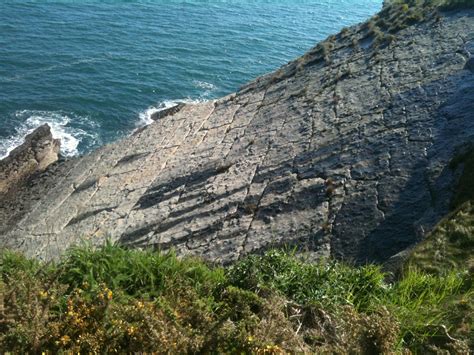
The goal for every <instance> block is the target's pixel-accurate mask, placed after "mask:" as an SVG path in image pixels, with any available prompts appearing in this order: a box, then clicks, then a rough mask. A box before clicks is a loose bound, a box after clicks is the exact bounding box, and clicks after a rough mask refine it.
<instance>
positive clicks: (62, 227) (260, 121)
mask: <svg viewBox="0 0 474 355" xmlns="http://www.w3.org/2000/svg"><path fill="white" fill-rule="evenodd" d="M473 16H474V12H473V11H463V12H457V13H449V14H445V15H444V16H443V18H442V19H441V21H438V22H435V21H434V20H433V21H428V22H425V23H421V24H417V25H414V26H412V27H409V28H407V29H405V30H402V31H400V32H399V33H397V35H396V36H397V40H396V41H394V42H392V43H391V44H389V45H384V46H382V47H376V48H374V46H373V45H371V43H372V41H371V38H370V36H369V37H368V36H367V33H366V31H367V29H366V28H365V27H364V26H354V27H352V28H350V30H349V31H348V32H346V33H344V34H339V35H337V36H336V38H335V39H333V40H332V47H333V49H332V50H331V53H329V55H327V53H326V56H325V57H326V58H324V57H323V56H321V54H320V52H319V50H318V48H317V47H315V48H314V49H312V50H310V51H309V52H308V53H307V54H306V55H305V56H303V57H302V58H299V59H297V60H295V61H293V62H290V63H288V64H287V65H285V66H283V67H282V68H281V69H279V70H278V71H276V72H275V73H270V74H267V75H264V76H262V77H260V78H258V79H256V80H255V81H253V82H251V83H249V84H248V85H246V86H245V87H243V88H241V90H240V91H238V92H237V93H235V94H232V95H229V96H227V97H224V98H221V99H219V100H215V101H210V102H206V103H202V104H196V105H184V106H183V107H180V109H179V110H171V111H169V112H167V115H163V117H161V118H158V119H157V120H156V122H154V123H153V124H151V125H150V126H148V127H146V128H145V129H143V130H140V131H138V132H136V133H135V134H133V135H131V136H130V137H128V138H125V139H123V140H121V141H118V142H116V143H115V144H110V145H107V146H104V147H102V148H100V149H98V150H97V151H95V152H93V153H92V154H90V155H87V156H84V157H81V158H76V159H72V160H68V161H66V162H61V163H56V164H53V165H51V166H50V167H49V168H48V169H47V171H46V172H45V173H43V174H40V175H39V176H36V177H35V178H34V179H32V180H30V181H28V182H27V183H25V184H24V185H22V186H19V187H18V188H17V191H16V193H15V195H14V196H12V195H8V194H4V195H3V196H0V218H1V223H0V226H1V227H0V243H1V245H2V246H4V247H9V248H14V249H19V250H22V251H24V252H26V253H27V254H29V255H32V256H37V257H40V258H44V259H50V258H55V257H58V256H59V255H60V254H61V253H63V252H64V250H65V249H66V248H68V247H69V246H71V245H73V244H75V243H78V242H80V241H82V240H87V241H89V242H91V243H93V244H101V243H103V242H104V240H106V238H110V239H112V240H113V241H117V242H120V243H123V244H125V245H128V246H131V247H136V248H145V247H154V248H158V249H169V248H174V249H176V251H177V252H178V253H180V254H182V255H185V254H195V255H200V256H203V257H205V258H208V259H211V260H214V261H218V262H222V263H228V262H232V261H233V260H236V259H238V258H239V257H241V256H243V255H245V254H248V253H254V252H259V251H261V250H265V249H267V248H271V247H278V246H281V245H287V244H289V245H294V246H297V247H298V248H299V249H300V250H302V251H306V252H308V253H309V254H310V255H312V256H314V257H319V256H329V255H331V256H334V257H337V258H344V259H349V260H355V261H357V262H364V261H366V260H371V261H383V260H386V259H388V258H389V257H391V256H392V255H395V254H397V253H399V252H401V251H403V250H404V249H406V248H407V247H409V246H410V245H412V244H413V243H415V242H416V241H418V240H419V239H420V238H421V237H422V236H423V235H424V234H425V233H426V231H428V230H429V229H430V228H431V227H432V226H433V225H434V223H436V222H437V221H438V220H439V219H440V217H441V216H442V215H443V214H444V213H446V211H447V209H448V204H449V199H450V196H451V189H452V186H453V184H454V182H455V179H456V176H457V174H458V173H459V172H456V171H451V170H450V169H449V167H448V165H449V161H450V160H451V159H452V157H453V154H454V152H455V150H456V149H457V147H458V146H461V145H463V144H465V143H467V142H469V141H472V140H473V135H474V110H473V102H474V89H473V88H474V74H473V72H472V67H471V64H470V63H471V62H470V61H471V55H470V53H472V52H469V51H468V50H467V48H472V44H473V43H474V20H473ZM357 42H359V44H361V45H357V46H354V43H357ZM362 44H363V45H362Z"/></svg>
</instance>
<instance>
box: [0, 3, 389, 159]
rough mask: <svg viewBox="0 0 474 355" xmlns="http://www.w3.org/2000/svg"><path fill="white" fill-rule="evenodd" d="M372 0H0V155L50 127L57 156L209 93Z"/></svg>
mask: <svg viewBox="0 0 474 355" xmlns="http://www.w3.org/2000/svg"><path fill="white" fill-rule="evenodd" d="M381 6H382V0H319V1H257V0H253V1H250V0H247V1H179V2H178V1H147V2H144V1H143V2H119V1H106V2H100V3H99V2H97V1H95V2H94V1H87V2H86V1H59V2H58V1H56V2H49V1H48V2H46V1H44V2H40V1H38V2H24V1H7V2H5V1H2V2H0V158H1V157H4V156H5V155H7V154H8V152H9V151H11V149H13V148H14V147H15V146H17V145H18V144H21V143H22V141H23V137H24V136H25V135H26V134H27V133H28V132H31V131H32V130H33V129H34V128H36V127H37V126H38V125H40V124H43V123H49V124H50V126H51V127H52V130H53V135H54V136H55V137H56V138H60V139H61V140H62V153H63V154H64V155H66V156H72V155H77V154H83V153H85V152H87V151H89V150H91V149H92V148H94V147H97V146H99V145H102V144H104V143H107V142H110V141H113V140H114V139H117V138H118V137H121V136H124V135H126V134H129V133H130V132H132V131H133V130H134V129H136V128H137V127H139V126H141V125H144V124H147V123H149V121H150V119H149V116H150V114H151V113H152V112H153V111H156V110H158V109H161V108H163V107H167V106H170V105H172V104H173V103H174V102H176V101H179V100H189V101H197V100H208V99H212V98H216V97H220V96H223V95H226V94H228V93H231V92H234V91H236V90H237V89H238V88H239V87H240V86H241V85H243V84H245V83H246V82H247V81H249V80H252V79H254V78H255V77H257V76H259V75H261V74H264V73H266V72H269V71H273V70H275V69H277V68H278V67H280V66H281V65H283V64H285V63H287V62H288V61H289V60H291V59H293V58H295V57H297V56H299V55H301V54H303V53H304V52H305V51H307V50H308V49H309V48H311V47H312V46H314V45H315V44H316V43H317V42H318V41H320V40H322V39H324V38H326V37H327V36H328V35H330V34H332V33H335V32H337V31H339V30H340V29H341V28H343V27H345V26H349V25H352V24H356V23H359V22H361V21H363V20H365V19H367V18H368V17H370V16H371V15H373V14H374V13H375V12H377V11H378V10H379V9H380V8H381Z"/></svg>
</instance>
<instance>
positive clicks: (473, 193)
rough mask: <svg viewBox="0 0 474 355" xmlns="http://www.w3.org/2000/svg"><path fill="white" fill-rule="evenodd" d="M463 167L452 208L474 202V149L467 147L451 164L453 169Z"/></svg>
mask: <svg viewBox="0 0 474 355" xmlns="http://www.w3.org/2000/svg"><path fill="white" fill-rule="evenodd" d="M460 166H461V167H462V175H461V177H460V178H459V181H458V183H457V185H456V187H455V191H454V198H453V201H452V207H453V208H456V207H458V206H460V205H461V204H462V203H464V202H466V201H474V147H473V146H472V145H471V146H469V147H466V148H465V149H464V151H463V152H461V153H459V154H458V155H457V156H456V157H455V158H454V159H453V160H452V161H451V164H450V167H451V169H453V170H454V169H457V168H458V167H460Z"/></svg>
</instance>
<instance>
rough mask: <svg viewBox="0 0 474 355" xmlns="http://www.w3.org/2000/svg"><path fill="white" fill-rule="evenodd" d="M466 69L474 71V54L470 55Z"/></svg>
mask: <svg viewBox="0 0 474 355" xmlns="http://www.w3.org/2000/svg"><path fill="white" fill-rule="evenodd" d="M466 69H467V70H470V71H472V72H474V56H472V57H470V58H469V60H468V61H467V63H466Z"/></svg>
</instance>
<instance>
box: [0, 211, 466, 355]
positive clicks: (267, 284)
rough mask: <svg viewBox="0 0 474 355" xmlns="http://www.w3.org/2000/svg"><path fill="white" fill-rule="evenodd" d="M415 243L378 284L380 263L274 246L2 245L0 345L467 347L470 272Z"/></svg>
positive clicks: (247, 349) (87, 348)
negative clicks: (434, 259)
mask: <svg viewBox="0 0 474 355" xmlns="http://www.w3.org/2000/svg"><path fill="white" fill-rule="evenodd" d="M463 211H464V210H463ZM470 212H472V210H470ZM462 213H465V212H462ZM463 216H464V214H463V215H462V216H461V217H459V218H464V217H463ZM455 218H458V216H456V217H455ZM471 218H472V217H471ZM457 222H458V219H453V220H452V221H449V223H457ZM471 223H472V219H471ZM471 227H472V226H471ZM443 228H447V227H443V226H440V227H439V228H438V229H439V231H440V232H439V233H442V232H441V231H442V230H444V229H443ZM471 235H472V233H471ZM471 242H472V241H471ZM424 248H425V249H426V248H427V246H426V244H425V246H424ZM423 250H424V249H423ZM423 250H422V249H420V251H419V252H415V253H414V254H413V257H412V259H411V260H410V262H409V263H408V264H407V265H408V266H407V268H406V270H405V271H404V275H403V277H402V278H401V280H399V281H398V282H396V283H395V284H387V283H386V282H385V281H384V274H383V273H382V272H381V271H380V269H379V267H377V266H373V265H367V266H362V267H352V266H348V265H343V264H341V263H337V262H331V261H327V262H320V263H310V262H306V261H305V260H304V259H302V257H301V256H296V255H293V254H292V253H288V252H282V251H277V250H273V251H269V252H267V253H265V254H264V255H262V256H249V257H247V258H245V259H243V260H241V261H239V262H237V263H236V264H234V265H233V266H231V267H228V268H226V269H224V268H221V267H218V266H212V265H208V264H206V263H204V262H202V261H199V260H197V259H193V258H184V259H178V258H177V257H176V256H175V255H174V254H172V253H170V254H160V253H157V252H151V251H133V250H126V249H123V248H120V247H118V246H113V245H110V244H109V245H106V246H104V247H103V248H101V249H98V250H93V249H92V248H89V247H81V248H76V249H73V250H71V251H70V252H69V253H68V254H67V255H66V256H65V257H64V258H63V259H62V261H60V262H58V263H48V264H45V263H40V262H38V261H34V260H30V259H27V258H25V257H23V256H21V255H18V254H16V253H12V252H9V251H3V252H2V253H1V269H0V270H1V275H2V282H1V283H0V286H1V290H0V291H1V292H0V296H1V297H0V301H1V302H0V348H1V349H3V350H7V351H13V352H20V353H21V352H26V351H33V352H40V351H49V352H51V353H56V352H58V351H81V352H113V351H120V352H124V351H147V352H151V351H155V352H163V353H166V352H168V353H186V352H203V353H236V352H238V353H258V354H272V353H273V354H276V353H285V352H295V351H297V352H308V353H309V352H316V353H346V352H353V353H387V352H392V351H395V352H403V351H404V349H405V350H406V349H410V350H412V351H415V352H420V353H421V352H426V351H434V350H436V349H438V350H440V349H444V350H448V351H452V352H463V351H467V349H468V346H469V342H471V343H470V345H471V346H472V318H469V316H468V315H469V314H472V310H473V304H472V302H473V301H472V300H473V299H474V297H473V296H474V292H473V285H472V276H471V275H472V274H469V273H468V272H464V271H463V270H465V269H464V268H463V265H457V264H456V268H452V267H450V266H451V264H445V263H440V264H439V268H438V269H436V270H435V271H436V272H433V270H432V268H431V265H430V264H429V263H428V266H429V267H426V264H425V261H424V260H423V258H422V257H421V256H422V255H424V254H423V253H424V251H423ZM419 255H420V256H419ZM450 255H451V254H449V255H448V254H446V255H445V257H446V258H449V257H450Z"/></svg>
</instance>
